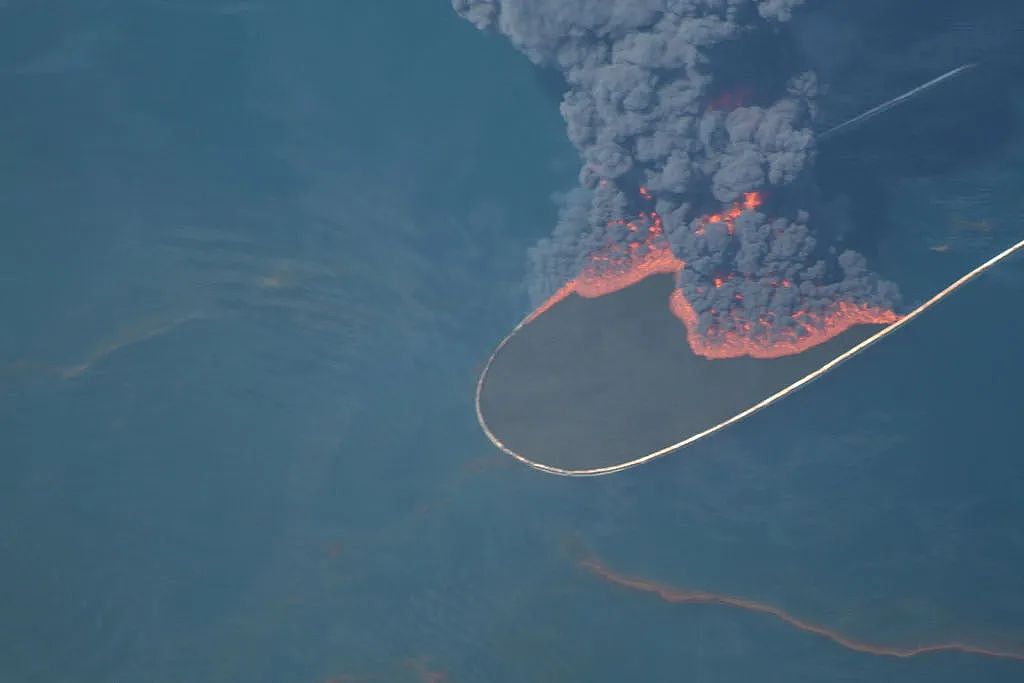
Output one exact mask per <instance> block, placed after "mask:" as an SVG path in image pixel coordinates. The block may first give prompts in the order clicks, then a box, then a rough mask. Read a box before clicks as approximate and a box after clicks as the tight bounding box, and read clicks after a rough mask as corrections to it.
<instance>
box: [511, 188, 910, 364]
mask: <svg viewBox="0 0 1024 683" xmlns="http://www.w3.org/2000/svg"><path fill="white" fill-rule="evenodd" d="M641 196H643V198H644V199H647V200H650V199H651V197H650V194H649V193H648V192H647V190H646V189H645V188H641ZM762 203H763V200H762V197H761V194H760V193H758V192H748V193H745V194H744V195H743V199H742V200H740V201H737V202H735V203H733V204H732V205H731V206H730V207H729V208H727V209H726V210H725V211H722V212H721V213H717V214H710V215H708V216H706V217H705V218H703V219H701V220H699V221H697V222H696V223H695V226H696V227H695V228H694V234H695V235H698V236H701V235H703V234H704V232H705V227H706V226H707V225H713V224H724V225H725V227H726V231H727V232H728V234H729V235H733V234H734V232H735V223H736V220H737V219H738V218H739V217H740V216H741V215H743V213H744V212H745V211H755V210H757V209H758V208H759V207H760V206H761V204H762ZM616 226H620V227H623V228H625V229H626V231H627V232H628V233H629V235H628V237H627V239H626V240H625V241H617V242H613V243H612V244H610V245H609V246H607V247H605V248H604V249H602V250H600V251H598V252H596V253H594V254H592V255H591V256H590V257H589V259H588V260H587V261H586V263H585V264H584V265H583V267H582V268H581V269H580V273H579V274H578V275H577V276H576V277H575V278H573V279H572V280H569V281H568V282H567V283H565V284H564V285H563V286H562V287H561V288H560V289H559V290H558V291H557V292H555V293H554V294H553V295H552V296H551V297H549V298H548V300H547V301H545V302H544V303H543V304H541V305H540V306H538V307H537V309H536V310H535V311H534V312H533V313H531V314H530V316H529V317H527V319H526V320H525V323H530V322H532V321H533V320H535V319H536V318H537V317H538V316H539V315H541V314H543V313H544V312H546V311H547V310H549V309H550V308H551V307H552V306H554V305H555V304H557V303H558V302H559V301H561V300H563V299H565V298H566V297H567V296H569V295H570V294H573V293H576V294H578V295H580V296H582V297H585V298H596V297H599V296H604V295H606V294H611V293H613V292H617V291H619V290H620V289H625V288H626V287H630V286H632V285H635V284H636V283H638V282H640V281H641V280H643V279H645V278H647V277H650V276H651V275H658V274H673V273H678V272H680V271H681V270H682V269H683V268H684V267H685V263H684V262H683V261H682V260H680V259H679V258H678V257H676V256H675V254H673V253H672V249H671V246H670V245H669V242H668V239H667V238H666V236H665V231H664V226H663V224H662V219H661V216H659V215H658V214H657V213H656V212H653V211H652V212H650V213H647V212H640V213H639V214H638V215H637V217H636V218H634V219H633V220H631V221H623V220H620V221H612V222H610V223H609V224H608V227H609V228H612V227H616ZM734 277H736V275H734V274H732V273H724V274H722V275H718V276H715V277H714V278H712V280H711V282H710V283H709V284H710V285H711V286H713V287H715V288H721V287H723V286H724V285H725V284H726V283H727V282H729V281H731V280H733V279H734ZM763 284H764V286H767V287H785V288H789V287H790V286H791V283H790V282H789V280H787V279H785V278H780V279H778V280H773V281H770V282H765V283H763ZM743 303H744V296H743V295H742V294H740V293H737V294H735V295H734V297H733V300H732V302H731V304H730V306H729V307H728V308H727V309H725V310H717V309H711V311H710V323H707V320H705V323H706V324H705V325H704V326H703V328H702V324H701V321H700V319H699V317H698V315H697V313H696V311H695V310H694V308H693V305H692V304H691V303H690V301H689V300H688V299H687V298H686V295H685V293H684V292H683V290H682V289H679V288H677V289H676V290H674V291H673V292H672V295H671V297H670V299H669V309H670V310H671V311H672V313H673V315H675V316H676V317H677V318H679V320H680V321H682V323H683V325H684V326H685V327H686V332H687V340H688V342H689V344H690V348H691V349H692V350H693V352H694V353H695V354H697V355H699V356H703V357H705V358H709V359H723V358H738V357H742V356H749V357H751V358H778V357H781V356H788V355H793V354H797V353H802V352H804V351H806V350H808V349H810V348H812V347H814V346H817V345H818V344H821V343H824V342H826V341H828V340H829V339H832V338H833V337H835V336H836V335H839V334H842V333H843V332H845V331H846V330H848V329H850V328H851V327H853V326H854V325H864V324H877V325H881V324H889V323H893V322H896V321H897V320H899V316H898V315H897V314H895V313H894V312H893V311H891V310H888V309H883V308H878V307H874V306H870V305H867V304H860V303H855V302H850V301H842V300H840V301H836V302H835V303H833V304H831V305H830V306H828V307H827V308H826V310H824V311H820V312H812V311H805V310H797V311H794V312H793V313H791V314H789V320H788V321H785V320H776V319H775V317H776V314H774V313H773V312H771V311H768V312H764V313H760V314H758V315H757V316H756V317H755V318H752V317H751V315H752V314H751V312H750V311H748V310H747V309H746V308H745V307H744V306H743Z"/></svg>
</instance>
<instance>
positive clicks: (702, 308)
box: [453, 0, 898, 341]
mask: <svg viewBox="0 0 1024 683" xmlns="http://www.w3.org/2000/svg"><path fill="white" fill-rule="evenodd" d="M801 4H803V0H453V6H454V8H455V10H456V11H457V12H458V13H459V14H461V15H462V16H463V17H465V18H466V19H468V20H470V21H471V22H473V23H474V24H475V25H476V26H477V27H478V28H481V29H490V30H495V31H498V32H500V33H502V34H503V35H505V36H506V37H508V39H510V40H511V41H512V43H513V44H514V45H515V46H516V47H517V48H518V49H519V50H521V51H522V52H524V53H525V54H526V55H527V56H528V57H529V58H530V59H531V60H532V61H533V62H535V63H536V64H538V65H542V66H545V67H553V68H556V69H558V70H559V71H560V72H561V73H562V74H563V76H564V78H565V81H566V83H567V85H568V90H567V91H566V93H565V95H564V97H563V100H562V104H561V112H562V115H563V117H564V118H565V121H566V125H567V128H568V134H569V138H570V139H571V141H572V143H573V144H574V145H575V146H576V148H577V149H578V150H579V153H580V156H581V158H582V161H583V167H582V169H581V171H580V176H579V179H580V187H579V188H578V189H576V190H573V191H572V192H570V193H568V194H567V195H566V198H565V201H564V203H563V206H562V208H561V212H560V218H559V222H558V224H557V225H556V226H555V229H554V232H553V234H552V235H551V237H549V238H546V239H544V240H541V242H540V243H539V244H537V245H536V247H534V248H533V249H531V250H530V253H529V262H530V271H531V274H530V277H529V282H528V289H529V292H530V295H531V297H532V299H533V303H534V304H539V303H540V302H542V301H543V300H544V299H545V298H546V297H548V296H549V295H550V294H552V292H554V291H555V290H556V289H557V288H558V287H560V286H561V285H563V284H564V283H566V282H567V281H568V280H570V279H572V278H574V277H576V276H577V274H578V273H579V272H580V268H581V266H582V265H583V264H584V263H585V262H586V261H587V259H588V258H590V257H591V256H592V255H593V254H595V253H597V252H598V251H600V250H601V249H603V248H606V247H607V246H608V244H609V242H610V241H614V240H625V239H635V236H632V237H631V236H630V235H629V234H628V233H626V232H625V231H622V230H619V229H617V226H619V225H621V221H622V220H623V219H629V218H631V217H632V216H635V215H637V214H638V213H639V212H640V211H650V210H652V209H653V210H655V211H657V213H658V214H659V215H660V216H661V219H662V221H663V226H664V232H665V235H666V236H667V237H668V240H669V242H670V244H671V248H672V251H673V252H674V254H675V255H676V257H678V258H679V259H680V260H682V261H683V262H684V263H685V264H686V266H685V268H684V269H683V271H682V273H681V275H680V280H679V286H680V288H681V289H682V291H683V294H684V295H685V297H686V299H687V300H688V301H689V302H690V303H691V304H692V305H693V308H694V311H695V312H696V313H697V314H698V316H699V319H700V324H701V325H700V326H701V328H702V329H707V328H709V327H711V326H715V327H716V328H717V329H723V328H724V329H745V326H744V321H748V320H761V321H764V320H769V321H770V323H769V326H768V328H767V330H765V328H764V325H765V323H764V322H762V323H761V325H762V327H761V328H759V330H760V332H759V334H762V335H767V336H768V341H770V337H771V336H772V335H773V334H776V333H778V334H780V335H782V334H786V335H792V333H793V331H792V329H791V328H792V326H793V323H792V318H793V314H794V313H796V312H798V311H812V312H819V313H827V312H828V311H829V310H831V309H832V308H833V307H834V306H835V305H836V303H837V302H838V301H840V300H842V301H845V302H848V303H854V304H859V305H864V304H866V305H870V306H873V307H878V308H884V309H891V308H893V307H894V306H895V305H896V303H897V299H898V292H897V289H896V287H895V286H894V285H892V284H889V283H887V282H885V281H883V280H881V279H880V278H879V277H878V276H877V275H875V274H873V273H872V272H871V271H870V270H868V268H867V266H866V264H865V261H864V259H863V258H862V257H861V256H859V255H858V254H856V253H853V252H849V251H846V252H842V253H838V254H837V253H836V252H835V251H834V250H832V249H829V248H827V245H822V244H819V243H818V241H817V240H815V238H814V234H813V230H812V227H813V226H814V221H815V218H814V211H815V209H816V208H818V206H817V196H818V192H817V190H816V188H815V187H814V183H813V180H812V179H811V178H810V173H809V172H808V171H809V169H810V168H811V167H812V165H813V163H814V158H815V151H816V148H815V136H814V132H813V128H812V126H813V124H814V122H815V117H816V113H817V111H816V103H815V100H816V98H817V96H818V83H817V78H816V76H815V74H814V73H813V72H810V71H800V70H798V69H797V70H794V71H793V72H791V73H790V74H788V75H785V76H783V77H781V78H780V77H778V75H777V74H775V76H774V77H763V70H762V71H758V70H757V69H756V68H754V69H751V73H757V76H752V77H753V78H757V79H758V82H756V83H747V84H740V85H744V86H745V87H746V88H747V90H748V91H749V92H752V93H755V94H754V95H753V96H752V97H753V98H756V99H757V100H758V101H757V102H752V101H751V102H746V101H738V100H742V99H744V98H740V97H732V96H729V94H728V93H729V88H730V87H733V86H736V85H738V84H737V83H735V82H732V81H733V80H734V76H732V75H730V76H728V77H724V76H720V74H721V73H722V72H723V69H722V68H721V67H720V66H719V65H720V64H724V63H726V62H727V61H728V60H729V59H730V58H731V56H732V55H734V54H737V53H740V52H742V48H743V46H744V45H747V44H751V45H758V46H761V45H765V44H767V43H770V42H771V41H775V42H784V41H785V36H784V31H783V28H784V24H785V22H787V21H789V19H790V18H791V17H792V15H793V13H794V11H796V10H797V9H798V8H799V6H800V5H801ZM765 38H767V41H766V40H765ZM767 58H768V57H767V56H766V59H767ZM747 59H750V56H749V55H748V56H747ZM757 61H758V56H757V55H754V57H753V59H752V60H751V62H752V64H756V62H757ZM787 66H789V65H787ZM729 70H730V73H734V72H735V65H734V64H733V65H730V66H729ZM723 93H725V95H723ZM747 99H750V98H747ZM723 102H725V103H727V104H725V105H723V104H722V103H723ZM641 187H643V188H645V190H646V192H649V194H650V196H651V197H653V199H651V200H648V199H646V198H644V197H643V196H641V195H642V193H641V192H640V188H641ZM750 192H758V193H760V195H761V196H762V197H764V198H765V201H764V204H763V205H762V206H760V207H759V208H757V209H753V208H752V209H750V210H745V211H743V212H742V214H741V215H740V216H739V217H738V218H736V219H735V220H733V221H730V222H728V223H726V222H722V221H719V222H710V223H709V222H708V221H707V220H706V219H707V217H708V216H709V215H712V214H718V213H721V212H723V211H728V210H729V208H730V207H732V206H734V205H736V203H737V202H741V201H742V199H743V197H744V195H745V193H750ZM716 281H719V285H718V286H715V283H716ZM783 282H784V283H785V285H782V284H781V283H783ZM769 314H770V315H769Z"/></svg>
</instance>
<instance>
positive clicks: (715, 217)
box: [693, 192, 764, 235]
mask: <svg viewBox="0 0 1024 683" xmlns="http://www.w3.org/2000/svg"><path fill="white" fill-rule="evenodd" d="M762 203H764V200H762V198H761V193H760V192H744V193H743V199H742V201H738V202H734V203H733V205H732V206H730V207H729V208H728V209H727V210H725V211H723V212H722V213H713V214H711V215H710V216H706V217H704V219H702V220H700V221H698V222H697V227H696V228H694V231H693V232H694V234H697V235H703V234H704V227H705V226H706V225H708V224H709V223H725V229H726V231H728V233H729V234H730V235H732V234H733V233H735V232H736V219H737V218H739V217H740V216H741V215H743V212H744V211H755V210H756V209H757V208H758V207H760V206H761V204H762Z"/></svg>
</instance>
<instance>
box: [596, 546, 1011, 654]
mask: <svg viewBox="0 0 1024 683" xmlns="http://www.w3.org/2000/svg"><path fill="white" fill-rule="evenodd" d="M579 565H580V566H581V567H582V568H584V569H586V570H587V571H589V572H591V573H593V574H595V575H596V576H598V577H600V578H602V579H604V580H605V581H608V582H610V583H613V584H615V585H617V586H621V587H623V588H629V589H631V590H635V591H640V592H643V593H653V594H655V595H657V596H658V597H659V598H661V599H662V600H664V601H665V602H672V603H689V604H699V605H722V606H723V607H732V608H735V609H740V610H744V611H747V612H754V613H756V614H764V615H767V616H770V617H773V618H775V619H777V620H778V621H781V622H782V623H784V624H786V625H787V626H792V627H793V628H795V629H797V630H798V631H803V632H804V633H810V634H813V635H816V636H820V637H822V638H826V639H828V640H831V641H832V642H833V643H836V644H837V645H840V646H842V647H844V648H846V649H848V650H852V651H854V652H861V653H864V654H869V655H875V656H878V657H896V658H900V659H906V658H909V657H917V656H919V655H926V654H933V653H938V652H960V653H963V654H969V655H978V656H982V657H995V658H999V659H1012V660H1015V661H1021V662H1024V650H1010V649H1005V650H1004V649H999V648H994V647H986V646H983V645H975V644H972V643H963V642H959V641H949V642H940V643H928V644H924V645H916V646H913V647H898V646H893V645H882V644H878V643H869V642H866V641H863V640H858V639H856V638H852V637H850V636H847V635H844V634H842V633H840V632H839V631H836V630H834V629H831V628H828V627H827V626H822V625H821V624H815V623H812V622H810V621H807V620H805V619H801V618H800V617H797V616H794V615H792V614H790V613H789V612H787V611H786V610H784V609H782V608H781V607H777V606H775V605H770V604H768V603H764V602H757V601H755V600H750V599H748V598H741V597H736V596H733V595H725V594H723V593H710V592H707V591H695V590H684V589H681V588H676V587H674V586H670V585H667V584H664V583H659V582H657V581H652V580H650V579H643V578H638V577H634V576H626V575H624V574H619V573H618V572H616V571H614V570H612V569H609V568H608V567H607V566H605V565H604V564H602V563H601V562H600V561H598V560H596V559H593V558H586V559H583V560H580V562H579Z"/></svg>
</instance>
